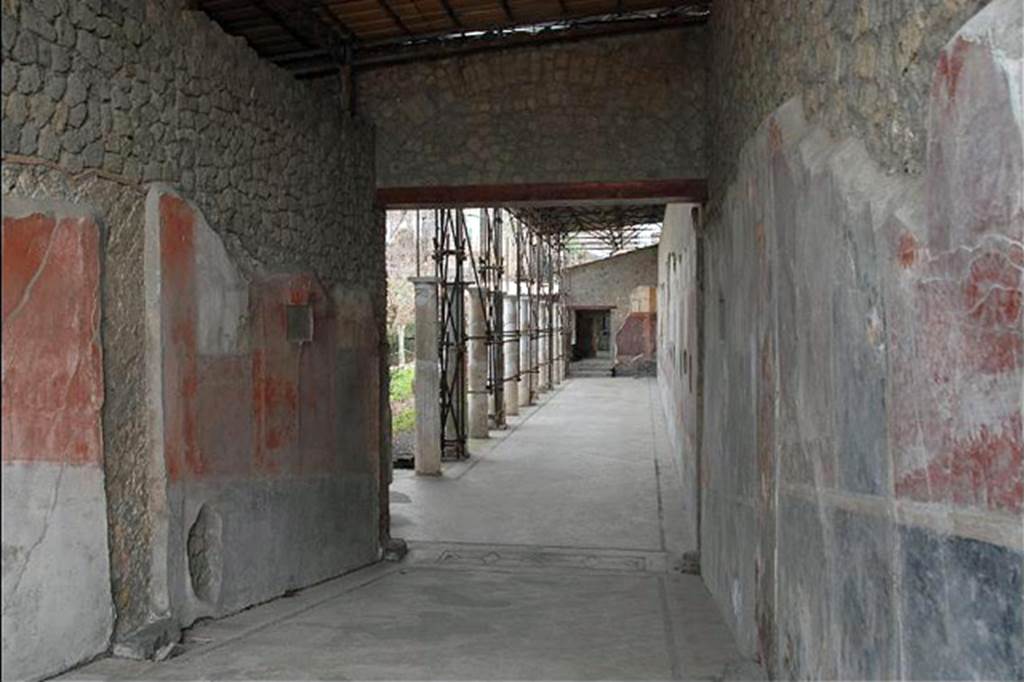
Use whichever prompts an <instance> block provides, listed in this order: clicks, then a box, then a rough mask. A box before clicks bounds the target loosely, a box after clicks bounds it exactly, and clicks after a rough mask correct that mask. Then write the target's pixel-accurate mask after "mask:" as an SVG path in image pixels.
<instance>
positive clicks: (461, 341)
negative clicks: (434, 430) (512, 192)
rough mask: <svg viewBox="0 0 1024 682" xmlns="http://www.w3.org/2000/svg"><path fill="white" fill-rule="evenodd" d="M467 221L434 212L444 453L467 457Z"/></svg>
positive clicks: (458, 213)
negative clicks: (464, 277) (465, 269)
mask: <svg viewBox="0 0 1024 682" xmlns="http://www.w3.org/2000/svg"><path fill="white" fill-rule="evenodd" d="M465 259H466V221H465V215H464V214H463V212H462V211H461V210H454V211H453V210H438V211H435V213H434V267H435V272H436V273H437V283H438V287H439V291H438V317H439V319H440V324H441V326H440V330H439V334H438V336H439V339H438V346H437V349H438V357H439V358H440V363H441V366H440V374H441V387H440V403H441V456H442V457H444V458H447V459H464V458H465V457H466V455H467V453H466V319H465V314H466V313H465V308H466V299H465V295H466V285H465V280H464V279H463V266H464V264H465Z"/></svg>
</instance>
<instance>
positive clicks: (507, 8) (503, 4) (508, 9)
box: [500, 0, 516, 21]
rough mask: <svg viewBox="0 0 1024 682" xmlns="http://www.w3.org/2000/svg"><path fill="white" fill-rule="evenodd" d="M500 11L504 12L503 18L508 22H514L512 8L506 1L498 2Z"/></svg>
mask: <svg viewBox="0 0 1024 682" xmlns="http://www.w3.org/2000/svg"><path fill="white" fill-rule="evenodd" d="M500 2H501V9H502V10H504V12H505V16H506V17H507V18H508V20H509V21H515V20H516V18H515V17H514V16H513V15H512V7H511V6H510V5H509V4H508V0H500Z"/></svg>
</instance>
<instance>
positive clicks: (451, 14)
mask: <svg viewBox="0 0 1024 682" xmlns="http://www.w3.org/2000/svg"><path fill="white" fill-rule="evenodd" d="M440 2H441V7H443V8H444V12H445V14H447V15H448V18H449V19H451V21H452V23H453V24H455V27H456V28H462V20H461V19H459V15H458V14H456V13H455V10H454V9H452V5H451V3H450V2H448V0H440Z"/></svg>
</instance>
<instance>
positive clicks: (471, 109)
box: [358, 26, 706, 187]
mask: <svg viewBox="0 0 1024 682" xmlns="http://www.w3.org/2000/svg"><path fill="white" fill-rule="evenodd" d="M704 88H705V30H704V27H700V26H696V27H691V28H685V29H676V30H667V31H659V32H656V33H644V34H641V35H632V36H621V37H614V38H601V39H593V40H587V41H582V42H576V43H563V44H554V45H547V46H538V47H535V48H530V49H525V48H524V49H509V50H504V51H495V52H488V53H484V54H477V55H469V56H461V57H452V58H448V59H443V60H435V61H426V62H420V63H415V64H406V65H396V66H390V67H386V68H377V69H373V70H370V71H366V72H360V74H359V100H358V101H359V106H360V107H361V111H362V112H363V113H364V114H365V115H367V116H368V117H369V118H370V119H371V120H372V121H373V122H374V123H375V124H376V126H377V140H378V144H377V184H378V185H379V186H382V187H390V186H418V185H479V184H504V183H526V182H581V181H623V180H641V179H652V178H704V177H705V176H706V172H705V160H704V158H705V147H704V137H705V123H706V112H705V107H704Z"/></svg>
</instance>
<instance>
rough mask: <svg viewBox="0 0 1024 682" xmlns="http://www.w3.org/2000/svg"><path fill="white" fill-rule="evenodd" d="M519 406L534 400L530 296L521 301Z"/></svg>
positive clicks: (527, 295)
mask: <svg viewBox="0 0 1024 682" xmlns="http://www.w3.org/2000/svg"><path fill="white" fill-rule="evenodd" d="M519 319H520V320H521V322H520V328H519V405H520V406H522V407H525V406H526V405H530V404H531V403H532V402H533V400H532V384H533V382H532V377H533V374H531V373H530V356H531V353H530V338H531V335H532V330H531V328H530V294H529V290H527V294H526V295H525V296H523V297H521V298H520V299H519Z"/></svg>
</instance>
